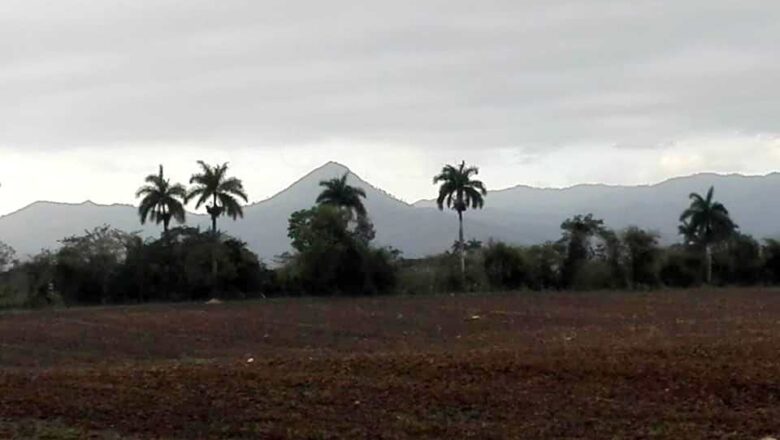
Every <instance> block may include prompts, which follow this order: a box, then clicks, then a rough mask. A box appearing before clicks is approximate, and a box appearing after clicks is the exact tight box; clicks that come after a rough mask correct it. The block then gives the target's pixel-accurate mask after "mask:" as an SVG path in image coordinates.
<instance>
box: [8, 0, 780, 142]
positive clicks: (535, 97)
mask: <svg viewBox="0 0 780 440" xmlns="http://www.w3.org/2000/svg"><path fill="white" fill-rule="evenodd" d="M779 22H780V4H779V5H774V4H772V3H770V2H766V1H749V0H747V1H739V2H735V1H732V0H688V1H678V2H672V1H646V2H613V1H608V0H603V1H589V2H581V1H552V2H531V1H528V2H525V1H518V0H507V1H485V2H473V1H465V0H464V1H458V0H448V1H424V2H423V1H410V0H403V1H396V2H366V1H330V2H308V1H307V2H302V1H299V2H296V1H266V2H259V1H224V2H212V1H192V0H190V1H186V2H185V1H181V2H175V1H145V0H134V1H121V2H120V1H100V2H87V1H75V0H74V1H68V0H63V1H58V2H44V1H36V0H24V1H10V2H8V1H6V2H3V3H2V4H0V96H1V97H2V99H0V146H6V147H8V146H10V147H24V148H37V149H40V150H45V149H53V148H56V149H62V148H65V147H75V146H111V145H132V144H144V143H170V144H171V145H188V144H197V145H211V144H213V145H219V146H226V147H231V146H232V147H236V146H252V147H262V146H269V147H270V146H279V145H286V146H294V145H297V144H311V143H317V142H327V141H329V140H332V139H347V140H350V141H352V142H362V141H365V142H383V143H389V144H392V143H399V144H404V145H415V146H419V147H426V148H444V147H447V148H467V147H472V146H477V147H480V148H486V149H489V148H516V149H518V150H522V151H527V152H528V154H533V155H535V154H538V153H539V152H540V151H547V150H551V149H555V148H559V147H563V146H566V145H571V144H583V145H587V144H593V143H601V144H607V145H619V146H622V147H625V148H650V147H658V148H668V147H665V146H668V145H670V144H671V143H673V142H674V141H675V140H676V139H680V138H687V137H699V136H707V135H718V134H721V133H728V134H731V133H734V132H739V133H744V134H747V135H752V134H760V133H770V134H771V133H778V132H780V127H779V126H778V118H777V115H778V113H780V112H778V110H780V104H779V103H780V89H779V88H778V87H776V85H775V84H774V83H775V82H776V80H777V78H778V76H779V75H780V57H778V56H777V41H780V26H777V23H779Z"/></svg>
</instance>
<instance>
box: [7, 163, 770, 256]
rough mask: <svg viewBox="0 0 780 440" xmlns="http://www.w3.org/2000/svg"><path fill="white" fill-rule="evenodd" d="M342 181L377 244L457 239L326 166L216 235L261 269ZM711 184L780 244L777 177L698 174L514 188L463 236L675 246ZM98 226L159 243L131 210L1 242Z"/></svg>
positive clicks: (414, 208) (496, 198) (438, 246)
mask: <svg viewBox="0 0 780 440" xmlns="http://www.w3.org/2000/svg"><path fill="white" fill-rule="evenodd" d="M344 173H348V181H349V183H350V184H352V185H355V186H359V187H361V188H363V189H364V190H365V191H366V194H367V199H366V207H367V209H368V212H369V214H370V215H371V218H372V219H373V221H374V223H375V225H376V229H377V240H376V241H377V243H379V244H381V245H391V246H393V247H396V248H398V249H400V250H402V251H403V253H404V255H405V256H407V257H419V256H424V255H428V254H433V253H437V252H441V251H443V250H445V249H447V248H449V247H450V246H451V245H452V242H453V241H454V239H455V237H456V235H457V217H456V216H455V215H454V214H453V213H452V212H441V211H439V210H438V209H436V207H435V203H434V202H433V201H432V200H423V201H419V202H417V203H415V204H413V205H410V204H407V203H405V202H402V201H400V200H398V199H396V198H394V197H392V196H391V195H390V194H388V193H386V192H385V191H382V190H381V189H379V188H376V187H374V186H372V185H371V184H369V183H367V182H365V181H364V180H362V179H361V178H360V177H358V176H357V175H355V174H354V173H352V172H351V171H350V170H349V169H348V168H347V167H345V166H343V165H341V164H338V163H335V162H329V163H327V164H325V165H323V166H321V167H319V168H317V169H315V170H313V171H311V172H310V173H308V174H307V175H305V176H303V177H302V178H301V179H299V180H298V181H296V182H295V183H293V184H292V185H290V186H289V187H288V188H287V189H285V190H284V191H281V192H280V193H278V194H276V195H275V196H273V197H271V198H269V199H267V200H264V201H261V202H258V203H255V204H252V205H249V206H247V207H246V208H245V210H244V211H245V217H244V219H240V220H239V221H236V222H234V221H232V220H230V219H227V218H225V219H221V220H220V227H221V228H223V229H224V230H225V231H226V232H228V233H230V234H232V235H235V236H237V237H239V238H241V239H243V240H245V241H246V242H247V243H249V246H250V247H251V248H252V249H253V250H254V251H255V252H257V253H258V254H259V255H260V256H261V257H262V258H263V259H265V260H267V261H270V260H272V259H273V257H274V256H275V255H278V254H280V253H282V252H284V251H288V250H290V247H289V239H288V237H287V219H288V218H289V216H290V214H291V213H292V212H293V211H296V210H299V209H304V208H308V207H310V206H312V205H313V204H314V200H315V199H316V197H317V194H318V193H319V191H320V187H319V182H320V181H321V180H325V179H330V178H333V177H337V176H341V175H342V174H344ZM710 185H715V187H716V197H717V199H718V200H720V201H722V202H724V203H725V204H726V206H727V207H728V208H729V209H730V210H731V213H732V216H733V217H734V219H735V221H736V222H737V223H738V224H739V225H740V227H741V229H742V230H743V231H744V232H747V233H750V234H753V235H754V236H756V237H759V238H763V237H777V236H780V205H778V204H777V203H774V199H775V198H776V195H777V194H780V174H777V173H773V174H769V175H766V176H756V177H746V176H741V175H717V174H697V175H694V176H689V177H680V178H675V179H671V180H668V181H665V182H662V183H659V184H657V185H647V186H608V185H578V186H574V187H571V188H566V189H541V188H532V187H528V186H522V185H521V186H516V187H513V188H509V189H504V190H497V191H491V192H490V193H489V194H488V196H487V199H486V205H485V209H484V210H481V211H473V212H472V211H470V212H468V213H467V214H466V217H465V219H466V235H467V237H469V238H472V237H473V238H477V239H480V240H483V241H486V240H488V239H489V238H495V239H499V240H505V241H509V242H513V243H520V244H530V243H539V242H543V241H546V240H555V239H557V238H558V237H559V236H560V224H561V222H562V221H563V220H564V219H565V218H567V217H570V216H572V215H575V214H585V213H589V212H592V213H593V214H594V215H596V216H597V217H601V218H604V219H605V221H606V223H607V224H608V225H609V226H610V227H613V228H617V229H621V228H624V227H626V226H629V225H632V224H635V225H639V226H641V227H644V228H648V229H653V230H656V231H658V232H660V233H661V235H662V238H663V240H664V241H665V242H667V243H668V242H672V241H676V240H677V224H678V221H677V218H678V217H679V214H680V212H682V210H683V209H684V208H685V206H686V205H687V202H688V199H687V198H688V194H689V193H691V192H694V191H695V192H704V191H706V190H707V188H708V187H709V186H710ZM432 191H434V189H433V188H432ZM103 224H109V225H112V226H114V227H116V228H119V229H122V230H125V231H139V232H140V233H141V234H142V235H143V236H149V237H151V236H157V235H159V230H160V229H159V227H158V226H156V225H153V224H147V225H145V226H141V224H140V223H139V222H138V215H137V213H136V208H135V207H134V206H131V205H97V204H95V203H92V202H85V203H82V204H66V203H55V202H36V203H33V204H31V205H29V206H27V207H25V208H23V209H21V210H19V211H16V212H14V213H11V214H8V215H5V216H3V217H0V240H2V241H4V242H6V243H8V244H10V245H11V246H13V247H14V248H15V249H16V250H17V252H18V253H19V254H20V255H21V256H25V255H31V254H35V253H37V252H39V251H40V250H41V249H44V248H50V249H53V248H56V247H57V246H58V240H60V239H62V238H63V237H66V236H69V235H74V234H81V233H83V232H84V230H87V229H92V228H93V227H95V226H100V225H103ZM188 224H190V225H193V226H200V227H201V229H206V228H208V225H209V222H208V218H207V217H206V216H204V215H197V214H189V216H188Z"/></svg>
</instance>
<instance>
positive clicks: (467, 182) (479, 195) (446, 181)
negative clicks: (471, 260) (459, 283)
mask: <svg viewBox="0 0 780 440" xmlns="http://www.w3.org/2000/svg"><path fill="white" fill-rule="evenodd" d="M477 174H479V168H477V167H473V166H471V167H467V166H466V162H465V161H463V162H461V163H460V165H458V166H457V167H455V166H453V165H446V166H444V168H442V170H441V173H439V174H438V175H436V176H435V177H434V178H433V183H434V185H435V184H438V183H441V186H440V187H439V197H438V198H437V199H436V205H437V206H438V207H439V209H440V210H443V209H444V205H445V204H446V205H447V207H448V208H451V209H454V210H455V211H456V212H457V213H458V223H459V229H458V244H459V246H458V247H459V251H460V272H461V277H462V279H463V280H464V281H465V279H466V247H465V244H464V242H463V211H465V210H467V209H468V208H469V207H471V208H473V209H476V208H482V207H483V206H484V205H485V199H484V196H485V195H487V190H486V189H485V185H484V184H483V183H482V182H481V181H479V180H474V179H472V176H475V175H477Z"/></svg>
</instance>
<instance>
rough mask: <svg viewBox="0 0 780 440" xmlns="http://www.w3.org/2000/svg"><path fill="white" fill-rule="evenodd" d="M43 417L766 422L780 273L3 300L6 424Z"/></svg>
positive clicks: (385, 432)
mask: <svg viewBox="0 0 780 440" xmlns="http://www.w3.org/2000/svg"><path fill="white" fill-rule="evenodd" d="M31 424H32V425H31ZM41 424H43V425H42V426H43V427H41V426H39V425H41ZM42 430H45V432H46V433H47V434H46V435H47V437H46V438H82V437H93V438H119V437H120V436H121V437H130V438H187V439H189V438H389V439H395V438H451V439H459V438H480V439H482V438H524V439H533V438H549V439H561V438H594V439H601V438H616V439H635V438H674V439H696V438H706V439H712V438H734V439H743V438H744V439H759V438H761V437H763V436H766V435H772V434H774V435H777V434H780V291H777V290H771V289H719V290H711V291H706V290H697V291H670V292H656V293H649V294H636V293H617V292H613V293H588V294H581V293H561V294H533V295H532V294H512V295H482V296H440V297H418V298H416V297H387V298H378V299H372V298H362V299H346V298H342V299H323V300H315V299H285V300H268V301H264V302H252V303H225V304H217V305H191V304H190V305H149V306H138V307H110V308H82V309H71V310H63V311H42V312H18V313H5V314H0V437H3V438H5V437H15V436H16V437H24V436H30V437H38V436H39V435H38V434H39V433H40V432H44V431H42ZM25 433H27V434H25ZM30 433H32V434H30ZM52 433H53V434H52ZM68 436H72V437H68ZM40 438H43V436H40Z"/></svg>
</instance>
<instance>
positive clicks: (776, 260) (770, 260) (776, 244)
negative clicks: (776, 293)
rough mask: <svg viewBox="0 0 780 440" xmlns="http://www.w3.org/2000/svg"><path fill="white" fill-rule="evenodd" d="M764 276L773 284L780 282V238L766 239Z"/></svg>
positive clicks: (763, 251)
mask: <svg viewBox="0 0 780 440" xmlns="http://www.w3.org/2000/svg"><path fill="white" fill-rule="evenodd" d="M762 253H763V254H764V276H765V277H766V279H767V281H769V282H770V283H773V284H780V240H776V239H773V238H769V239H767V240H764V246H763V249H762Z"/></svg>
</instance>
